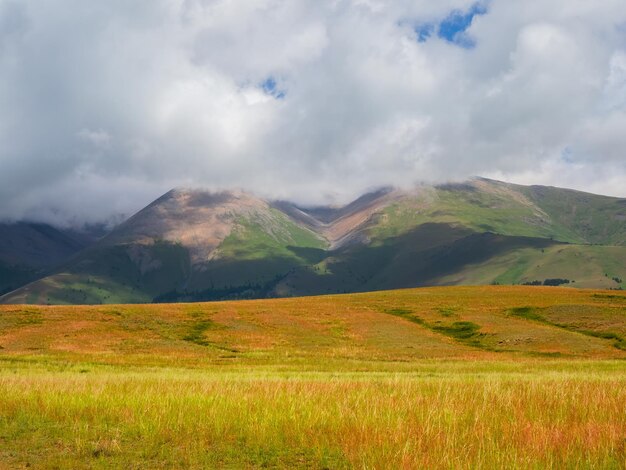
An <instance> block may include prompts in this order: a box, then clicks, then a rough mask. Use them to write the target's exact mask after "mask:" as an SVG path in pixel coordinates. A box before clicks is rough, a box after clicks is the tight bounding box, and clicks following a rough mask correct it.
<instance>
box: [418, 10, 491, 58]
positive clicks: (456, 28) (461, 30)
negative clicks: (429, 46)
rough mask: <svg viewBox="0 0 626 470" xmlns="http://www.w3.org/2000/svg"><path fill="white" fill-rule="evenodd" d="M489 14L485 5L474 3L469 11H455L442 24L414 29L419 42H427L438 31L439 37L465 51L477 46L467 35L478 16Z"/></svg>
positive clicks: (425, 24) (419, 25) (426, 25)
mask: <svg viewBox="0 0 626 470" xmlns="http://www.w3.org/2000/svg"><path fill="white" fill-rule="evenodd" d="M486 13H487V6H486V4H485V3H474V4H473V5H472V6H471V7H470V9H469V10H467V11H461V10H453V11H451V12H450V13H449V14H448V16H446V17H445V18H444V19H443V20H441V22H440V23H438V24H437V23H421V24H418V25H417V26H415V27H414V31H415V34H416V37H417V41H418V42H426V41H427V40H428V39H430V38H431V36H432V35H433V33H434V32H435V31H436V32H437V36H438V37H440V38H441V39H444V40H446V41H448V42H450V43H452V44H456V45H457V46H459V47H463V48H465V49H471V48H473V47H475V46H476V41H475V40H474V39H473V38H471V37H470V36H468V35H467V34H466V31H467V29H468V28H469V27H470V26H471V25H472V21H473V20H474V17H475V16H476V15H484V14H486Z"/></svg>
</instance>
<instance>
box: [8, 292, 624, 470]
mask: <svg viewBox="0 0 626 470" xmlns="http://www.w3.org/2000/svg"><path fill="white" fill-rule="evenodd" d="M625 335H626V295H624V293H622V292H617V291H591V290H574V289H566V288H548V287H500V286H490V287H451V288H429V289H408V290H400V291H386V292H374V293H367V294H352V295H341V296H324V297H307V298H297V299H280V300H258V301H240V302H215V303H204V304H172V305H116V306H110V305H109V306H90V307H86V306H75V307H64V306H58V307H40V306H1V307H0V347H1V348H2V349H0V468H27V467H28V468H137V469H140V468H320V469H322V468H329V469H330V468H616V469H618V468H626V406H625V404H626V361H624V359H625V358H626V350H625V348H624V341H623V339H624V336H625Z"/></svg>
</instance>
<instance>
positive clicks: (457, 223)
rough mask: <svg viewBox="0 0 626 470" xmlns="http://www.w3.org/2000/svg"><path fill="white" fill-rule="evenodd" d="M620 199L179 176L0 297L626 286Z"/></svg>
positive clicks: (95, 298)
mask: <svg viewBox="0 0 626 470" xmlns="http://www.w3.org/2000/svg"><path fill="white" fill-rule="evenodd" d="M625 201H626V200H624V199H618V198H610V197H605V196H596V195H589V194H585V193H580V192H577V191H571V190H566V189H558V188H545V187H535V186H533V187H524V186H519V185H513V184H508V183H502V182H498V181H491V180H486V179H473V180H470V181H468V182H465V183H462V184H448V185H440V186H421V187H416V188H415V189H413V190H398V189H385V190H381V191H377V192H374V193H370V194H367V195H365V196H363V197H361V198H359V199H357V200H356V201H354V202H352V203H351V204H348V205H347V206H344V207H316V208H302V207H298V206H296V205H293V204H291V203H288V202H284V201H282V202H270V201H265V200H262V199H259V198H257V197H254V196H252V195H250V194H246V193H243V192H222V193H208V192H204V191H194V190H174V191H170V192H169V193H167V194H165V195H164V196H162V197H161V198H159V199H158V200H156V201H155V202H153V203H152V204H150V205H149V206H147V207H146V208H145V209H143V210H142V211H140V212H139V213H137V214H136V215H135V216H133V217H131V218H130V219H129V220H128V221H126V222H125V223H123V224H122V225H121V226H119V227H118V228H117V229H116V230H114V231H113V232H112V233H111V234H109V235H108V236H107V237H105V238H104V239H102V240H101V241H100V242H98V243H97V244H96V245H94V246H93V247H91V248H90V249H88V250H85V251H84V252H82V253H81V254H80V255H78V256H77V257H76V258H75V259H73V260H72V261H71V262H70V263H67V264H66V265H64V266H63V267H62V268H60V269H58V270H57V271H56V272H54V273H53V274H52V275H51V276H48V277H46V278H44V279H41V280H39V281H37V282H35V283H32V284H30V285H28V286H27V287H25V288H22V289H19V290H17V291H15V292H12V293H10V294H9V295H6V296H4V297H3V298H2V299H1V300H2V302H5V303H16V302H17V303H113V302H151V301H159V302H168V301H195V300H217V299H231V298H258V297H275V296H293V295H310V294H321V293H342V292H360V291H370V290H379V289H392V288H400V287H415V286H426V285H449V284H522V283H532V284H539V283H544V282H548V283H565V282H566V281H567V283H566V284H565V285H568V286H574V287H601V288H621V287H622V286H623V285H624V284H623V279H625V278H626V202H625ZM546 280H548V281H546Z"/></svg>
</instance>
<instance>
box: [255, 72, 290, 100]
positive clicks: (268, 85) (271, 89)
mask: <svg viewBox="0 0 626 470" xmlns="http://www.w3.org/2000/svg"><path fill="white" fill-rule="evenodd" d="M259 86H260V87H261V88H262V89H263V91H264V92H265V93H266V94H268V95H271V96H273V97H274V98H276V99H277V100H282V99H283V98H285V94H286V92H285V90H281V89H279V88H278V84H277V83H276V79H275V78H274V77H267V78H266V79H265V80H263V81H262V82H261V83H260V85H259Z"/></svg>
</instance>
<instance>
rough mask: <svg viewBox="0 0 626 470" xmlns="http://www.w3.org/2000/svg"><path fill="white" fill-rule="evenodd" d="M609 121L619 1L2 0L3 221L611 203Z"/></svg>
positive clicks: (615, 155) (616, 90)
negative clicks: (401, 196) (592, 199)
mask: <svg viewBox="0 0 626 470" xmlns="http://www.w3.org/2000/svg"><path fill="white" fill-rule="evenodd" d="M455 18H456V19H457V20H458V22H457V23H458V24H457V25H456V26H455V25H454V24H452V26H451V22H452V20H451V19H455ZM461 20H462V21H461ZM446 22H447V23H446ZM424 25H430V26H429V28H430V30H429V31H431V33H427V32H425V31H426V30H425V29H424ZM442 25H444V27H445V28H447V29H442ZM450 28H452V29H450ZM454 28H457V29H458V32H457V31H456V30H455V29H454ZM441 31H444V33H445V34H443V33H441ZM625 126H626V9H624V8H623V2H622V1H621V0H607V1H605V2H602V3H601V4H598V3H594V4H591V3H590V2H587V1H584V0H528V1H525V2H513V1H491V2H488V3H485V2H480V3H476V2H468V1H463V0H444V1H441V2H429V1H425V0H424V1H412V2H409V1H404V0H398V1H392V2H387V1H384V2H383V1H378V0H341V1H335V0H333V1H331V0H329V1H287V0H285V1H281V0H278V1H275V0H273V1H270V0H256V1H247V2H229V1H225V0H152V1H146V0H110V1H107V2H97V3H93V2H84V1H81V0H38V1H35V0H32V1H30V0H0V218H4V219H6V218H9V219H22V218H29V219H34V220H46V221H49V222H56V223H61V224H80V223H83V222H97V221H101V220H105V219H107V218H110V217H112V216H115V215H117V214H120V213H126V214H129V213H131V212H133V211H135V210H137V209H139V208H141V207H142V206H143V205H145V204H146V203H148V202H150V200H151V199H153V198H155V197H157V196H158V195H159V194H161V193H162V192H164V191H166V190H167V189H169V188H171V187H174V186H181V185H185V186H203V187H209V188H215V189H217V188H230V187H238V188H245V189H249V190H252V191H256V192H257V193H259V194H261V195H264V196H268V197H281V198H291V199H294V200H296V201H298V202H301V203H324V202H332V201H335V202H341V201H346V200H348V199H350V198H352V197H354V196H356V195H358V194H359V193H360V192H362V191H364V190H367V189H370V188H373V187H377V186H382V185H390V184H392V185H400V186H408V185H411V184H414V183H416V182H421V181H426V182H437V181H446V180H459V179H464V178H467V177H469V176H473V175H484V176H492V177H498V178H502V179H506V180H509V181H514V182H521V183H540V184H551V185H557V186H565V187H574V188H577V189H582V190H589V191H595V192H600V193H604V194H611V195H616V196H626V194H624V182H625V181H626V156H625V155H624V151H623V149H624V148H626V133H625V132H624V129H625V128H626V127H625Z"/></svg>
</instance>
